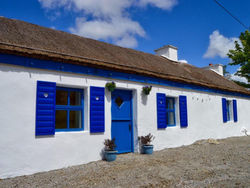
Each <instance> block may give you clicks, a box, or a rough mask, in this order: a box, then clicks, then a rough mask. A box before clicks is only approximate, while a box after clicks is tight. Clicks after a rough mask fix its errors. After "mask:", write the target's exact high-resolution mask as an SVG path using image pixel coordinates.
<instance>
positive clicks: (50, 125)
mask: <svg viewBox="0 0 250 188" xmlns="http://www.w3.org/2000/svg"><path fill="white" fill-rule="evenodd" d="M55 103H56V83H55V82H44V81H37V96H36V136H42V135H54V134H55V106H56V104H55Z"/></svg>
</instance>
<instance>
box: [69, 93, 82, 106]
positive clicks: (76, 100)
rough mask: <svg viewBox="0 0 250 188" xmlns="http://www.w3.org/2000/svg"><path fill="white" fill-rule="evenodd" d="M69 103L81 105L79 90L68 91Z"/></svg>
mask: <svg viewBox="0 0 250 188" xmlns="http://www.w3.org/2000/svg"><path fill="white" fill-rule="evenodd" d="M70 105H72V106H74V105H78V106H79V105H81V93H80V92H79V91H71V92H70Z"/></svg>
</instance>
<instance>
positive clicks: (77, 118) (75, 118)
mask: <svg viewBox="0 0 250 188" xmlns="http://www.w3.org/2000/svg"><path fill="white" fill-rule="evenodd" d="M69 128H71V129H74V128H82V114H81V111H70V114H69Z"/></svg>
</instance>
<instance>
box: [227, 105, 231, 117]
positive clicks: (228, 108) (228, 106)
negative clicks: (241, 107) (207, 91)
mask: <svg viewBox="0 0 250 188" xmlns="http://www.w3.org/2000/svg"><path fill="white" fill-rule="evenodd" d="M230 110H231V109H230V101H227V120H228V121H229V120H230Z"/></svg>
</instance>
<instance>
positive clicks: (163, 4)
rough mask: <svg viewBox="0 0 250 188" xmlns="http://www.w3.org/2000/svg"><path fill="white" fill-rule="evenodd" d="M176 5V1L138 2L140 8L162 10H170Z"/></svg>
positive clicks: (150, 0)
mask: <svg viewBox="0 0 250 188" xmlns="http://www.w3.org/2000/svg"><path fill="white" fill-rule="evenodd" d="M177 4H178V1H177V0H139V2H138V5H140V6H147V5H151V6H155V7H157V8H161V9H164V10H171V9H172V8H173V7H174V6H175V5H177Z"/></svg>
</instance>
